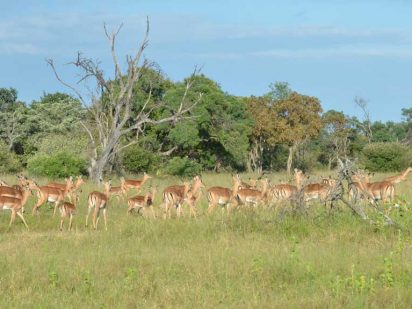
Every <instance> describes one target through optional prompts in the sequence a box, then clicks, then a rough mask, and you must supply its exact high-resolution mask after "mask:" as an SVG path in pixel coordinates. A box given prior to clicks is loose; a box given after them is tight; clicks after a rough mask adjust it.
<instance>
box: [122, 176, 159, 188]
mask: <svg viewBox="0 0 412 309" xmlns="http://www.w3.org/2000/svg"><path fill="white" fill-rule="evenodd" d="M150 178H152V177H151V176H149V175H148V174H146V173H144V174H143V178H142V179H141V180H133V179H124V178H123V177H121V178H120V181H121V183H122V184H121V186H122V188H123V190H125V191H128V190H130V189H136V191H137V192H139V191H140V188H141V187H142V186H143V184H144V183H145V182H146V180H148V179H150Z"/></svg>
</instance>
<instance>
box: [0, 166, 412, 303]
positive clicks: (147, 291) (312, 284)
mask: <svg viewBox="0 0 412 309" xmlns="http://www.w3.org/2000/svg"><path fill="white" fill-rule="evenodd" d="M269 177H270V178H271V179H272V181H275V182H276V181H280V179H282V180H286V179H287V177H286V175H278V174H277V175H269ZM243 178H244V179H245V180H246V179H247V178H248V176H247V175H244V176H243ZM376 178H377V179H379V176H377V177H376ZM2 179H5V180H6V181H9V182H11V183H14V182H15V180H14V177H11V176H5V177H2ZM203 180H204V183H205V184H206V186H207V187H209V186H212V185H223V186H227V187H230V186H231V176H230V175H228V174H223V175H215V174H206V175H204V176H203ZM38 181H39V182H40V183H45V180H44V179H38ZM179 182H180V179H179V178H171V177H164V178H155V179H152V180H151V181H149V182H148V183H147V184H146V185H145V188H144V190H147V188H148V187H149V186H151V185H155V186H158V188H159V191H158V192H161V191H162V189H163V188H164V187H165V186H167V185H169V184H172V183H179ZM113 183H114V184H115V185H116V184H117V183H118V181H117V180H116V179H113ZM95 189H99V190H103V188H102V187H98V186H95V185H92V184H89V183H88V184H86V185H84V186H83V188H82V195H81V202H80V205H79V206H78V211H77V214H76V217H75V219H74V226H73V231H71V232H68V231H67V230H65V231H63V232H60V231H59V230H58V227H59V216H56V217H52V210H51V209H50V208H49V207H48V206H46V205H44V206H42V207H41V208H40V216H38V217H37V216H34V217H33V216H31V215H30V211H31V207H32V205H33V203H34V202H35V198H34V197H32V198H31V199H30V201H29V205H28V206H27V211H26V216H25V217H26V220H27V223H28V225H29V226H30V231H26V230H25V228H24V226H23V224H22V223H21V222H19V221H18V219H17V220H16V224H15V225H14V226H12V228H11V229H8V222H9V216H10V214H9V212H5V211H4V212H2V213H0V254H1V256H2V258H1V259H0V303H1V305H2V307H10V308H15V307H39V308H44V307H59V308H65V307H116V308H123V307H130V308H135V307H137V306H139V307H143V306H144V307H191V308H192V307H194V306H201V307H365V306H370V307H389V306H390V307H394V306H396V307H408V306H409V304H410V303H411V301H412V296H411V293H410V290H411V284H412V282H411V281H412V257H411V256H412V255H411V253H412V247H411V238H410V236H409V235H407V234H406V232H399V231H397V230H396V229H393V228H390V227H384V226H383V225H382V226H381V225H369V224H367V223H365V222H363V221H361V220H359V219H358V218H356V217H354V216H353V215H352V214H351V213H350V212H349V211H348V210H347V209H346V208H345V207H344V206H343V205H340V206H339V207H338V209H337V210H335V211H333V212H330V211H329V210H325V209H324V208H323V207H322V206H320V205H312V206H311V208H312V209H311V210H310V211H309V214H308V216H306V217H298V216H297V217H296V216H293V215H291V214H289V213H286V215H284V216H280V211H279V209H278V210H277V211H274V210H273V209H263V210H257V211H253V210H240V211H237V212H234V213H233V214H232V216H231V217H230V218H227V217H225V216H222V214H221V212H220V211H218V210H217V211H215V212H214V213H213V214H212V215H211V216H206V215H205V209H206V207H207V202H206V200H205V198H204V197H203V198H202V201H201V204H200V205H199V210H198V213H199V218H198V219H197V220H194V219H190V218H188V217H187V216H186V217H184V218H182V219H176V218H173V219H171V220H163V219H158V220H151V219H145V218H143V217H141V216H139V215H132V216H127V214H126V210H127V206H126V203H125V202H123V201H121V200H120V201H118V200H117V199H116V198H115V199H112V200H111V203H110V205H109V207H110V208H109V211H108V218H109V222H108V226H109V230H108V231H107V232H106V231H104V225H103V224H102V223H103V222H100V225H99V229H98V231H94V230H92V229H90V228H85V226H84V223H85V216H86V208H87V205H86V199H87V194H88V192H90V191H92V190H95ZM397 194H398V195H400V196H402V197H404V198H406V199H407V200H408V201H411V200H412V193H410V188H409V187H408V186H407V185H406V184H401V185H400V186H399V188H398V189H397ZM160 203H161V199H160V194H158V195H157V198H156V202H155V205H156V211H157V213H158V217H161V215H162V211H161V210H160V209H159V204H160ZM188 213H189V212H188V210H186V214H188ZM392 215H393V217H394V218H395V219H396V220H397V221H398V222H400V223H401V224H402V225H403V226H404V227H406V228H409V229H410V228H411V227H412V220H411V213H410V212H405V211H395V212H393V214H392ZM66 228H67V222H66Z"/></svg>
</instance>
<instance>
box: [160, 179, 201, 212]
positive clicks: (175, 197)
mask: <svg viewBox="0 0 412 309" xmlns="http://www.w3.org/2000/svg"><path fill="white" fill-rule="evenodd" d="M201 187H204V185H203V182H202V179H201V178H200V177H199V176H195V177H194V178H193V184H192V189H191V194H192V196H193V195H196V193H197V191H198V190H199V189H200V188H201ZM189 190H190V183H188V182H184V183H183V185H174V186H169V187H167V188H166V189H164V190H163V202H164V207H165V214H164V218H166V217H169V218H170V217H171V213H170V210H171V208H172V207H173V206H175V207H176V212H177V216H178V217H180V215H181V213H182V204H183V202H185V199H186V197H187V194H188V192H189ZM189 207H191V206H190V205H189ZM192 211H193V210H192V208H191V212H192Z"/></svg>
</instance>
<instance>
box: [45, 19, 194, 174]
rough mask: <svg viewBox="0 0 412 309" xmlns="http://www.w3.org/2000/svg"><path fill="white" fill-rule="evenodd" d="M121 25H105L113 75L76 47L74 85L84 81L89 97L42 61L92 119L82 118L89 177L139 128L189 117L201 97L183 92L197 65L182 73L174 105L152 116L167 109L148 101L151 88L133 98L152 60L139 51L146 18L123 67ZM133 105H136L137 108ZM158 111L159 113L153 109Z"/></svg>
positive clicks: (139, 132)
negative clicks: (188, 73)
mask: <svg viewBox="0 0 412 309" xmlns="http://www.w3.org/2000/svg"><path fill="white" fill-rule="evenodd" d="M121 28H122V25H120V27H118V28H117V29H116V30H115V31H113V32H109V31H108V29H107V27H106V25H105V26H104V31H105V34H106V37H107V39H108V42H109V44H110V48H111V56H112V61H113V65H114V77H113V79H108V78H106V77H105V74H104V72H103V71H102V70H101V68H100V66H99V62H97V61H93V60H92V59H90V58H86V57H83V55H82V54H81V53H78V55H77V58H76V59H75V61H73V62H71V63H70V64H72V65H74V66H75V67H76V68H77V69H79V71H80V75H79V76H80V79H79V81H78V83H77V85H79V84H81V83H83V85H85V87H86V89H87V90H88V93H89V97H90V101H88V102H87V101H86V99H85V96H84V95H83V94H82V92H81V91H80V90H79V89H78V88H77V87H76V86H74V85H71V84H69V83H67V82H65V81H64V80H63V79H62V78H61V77H60V75H59V74H58V72H57V70H56V67H55V65H54V62H53V60H52V59H48V60H47V63H48V64H49V65H50V66H51V68H52V70H53V72H54V74H55V76H56V78H57V79H58V80H59V81H60V82H61V83H62V84H63V85H65V86H66V87H68V88H69V89H71V90H72V91H73V92H74V93H76V95H77V96H78V97H79V99H80V100H81V101H82V103H83V105H84V106H85V107H86V108H87V109H88V111H89V114H90V115H91V120H90V121H88V122H82V123H81V125H82V126H83V128H84V130H85V131H86V132H87V135H88V136H89V138H90V142H91V147H92V155H91V158H90V166H89V175H90V177H91V179H93V180H94V181H99V180H100V179H101V178H102V175H103V172H104V170H105V168H106V167H107V165H108V164H109V162H110V161H111V160H113V158H114V157H115V156H116V155H117V154H118V153H119V152H120V151H122V150H123V149H125V148H127V147H129V146H131V145H133V144H136V143H137V142H138V141H139V137H141V135H142V134H143V133H144V130H145V127H146V126H150V125H158V124H162V123H176V122H177V121H180V120H182V119H185V118H190V117H192V116H191V114H190V112H191V110H192V109H193V108H194V107H195V106H196V104H198V103H199V101H200V100H201V97H202V94H201V93H198V94H197V95H196V98H195V99H193V98H192V99H189V98H188V92H189V90H190V89H191V87H192V84H193V82H194V77H195V75H196V74H197V70H195V72H194V73H193V74H192V76H191V78H188V79H187V82H186V87H185V91H184V94H183V95H182V97H181V100H180V104H179V105H178V106H177V108H175V109H173V110H171V112H170V113H169V114H168V115H166V116H163V117H161V118H158V117H154V114H156V112H157V111H159V109H165V108H166V109H172V107H170V106H167V104H166V103H165V102H152V100H151V93H152V92H151V90H150V91H149V95H148V97H147V99H145V100H144V101H143V102H139V103H138V104H136V103H135V101H136V100H137V99H136V97H135V93H134V91H133V90H134V88H135V85H136V84H137V83H138V81H139V80H140V79H141V78H142V76H144V74H145V72H147V69H150V68H151V67H153V65H154V63H153V62H151V61H149V60H147V59H146V58H145V57H144V56H143V52H144V51H145V49H146V47H147V46H148V43H149V39H148V37H149V20H148V19H147V23H146V32H145V35H144V38H143V40H142V42H141V43H140V45H139V48H138V49H137V51H136V53H135V54H134V55H132V56H130V55H127V56H126V63H127V67H126V69H125V70H124V71H123V70H122V67H121V65H120V63H119V61H118V56H117V53H116V38H117V36H118V34H119V31H120V30H121ZM89 80H92V81H93V82H94V85H95V86H96V87H95V88H94V89H92V90H91V89H90V88H89V87H88V86H87V85H88V84H87V83H86V84H84V82H86V81H89ZM136 105H137V106H139V107H138V110H137V111H136V110H135V109H136ZM157 114H158V113H157ZM132 134H133V139H130V138H129V139H127V141H126V142H124V140H125V137H126V136H130V135H132Z"/></svg>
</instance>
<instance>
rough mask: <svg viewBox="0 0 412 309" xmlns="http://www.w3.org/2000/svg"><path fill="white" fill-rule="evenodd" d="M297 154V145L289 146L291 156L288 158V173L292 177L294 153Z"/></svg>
mask: <svg viewBox="0 0 412 309" xmlns="http://www.w3.org/2000/svg"><path fill="white" fill-rule="evenodd" d="M294 152H295V145H292V146H289V156H288V163H287V172H288V175H290V172H291V170H292V163H293V153H294Z"/></svg>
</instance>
